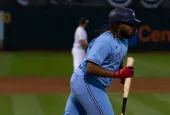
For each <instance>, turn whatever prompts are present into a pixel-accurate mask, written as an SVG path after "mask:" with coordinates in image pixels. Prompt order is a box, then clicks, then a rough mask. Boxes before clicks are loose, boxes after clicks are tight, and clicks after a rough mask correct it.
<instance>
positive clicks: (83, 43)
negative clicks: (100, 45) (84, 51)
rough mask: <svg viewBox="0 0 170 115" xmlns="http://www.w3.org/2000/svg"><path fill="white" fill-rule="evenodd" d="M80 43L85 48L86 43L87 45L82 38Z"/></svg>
mask: <svg viewBox="0 0 170 115" xmlns="http://www.w3.org/2000/svg"><path fill="white" fill-rule="evenodd" d="M80 44H81V46H82V47H84V48H87V47H88V45H89V44H88V42H86V41H84V40H81V41H80Z"/></svg>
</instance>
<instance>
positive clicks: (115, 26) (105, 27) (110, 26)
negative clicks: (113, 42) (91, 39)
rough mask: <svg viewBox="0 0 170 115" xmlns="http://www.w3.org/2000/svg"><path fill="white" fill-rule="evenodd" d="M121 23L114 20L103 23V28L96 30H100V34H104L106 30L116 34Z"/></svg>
mask: <svg viewBox="0 0 170 115" xmlns="http://www.w3.org/2000/svg"><path fill="white" fill-rule="evenodd" d="M119 25H120V22H113V23H110V22H109V23H108V24H103V25H102V26H101V28H99V29H97V30H96V32H98V33H99V34H102V33H104V32H106V31H108V30H110V31H111V33H112V34H115V32H116V31H117V29H118V27H119Z"/></svg>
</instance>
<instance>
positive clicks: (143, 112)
mask: <svg viewBox="0 0 170 115" xmlns="http://www.w3.org/2000/svg"><path fill="white" fill-rule="evenodd" d="M121 96H122V95H121V94H120V93H115V94H113V93H112V94H109V97H110V100H111V102H112V105H113V108H114V111H115V115H120V112H121V111H120V110H121V101H122V98H121ZM169 96H170V94H130V96H129V99H128V103H127V111H126V115H169V106H170V98H169ZM67 97H68V95H63V94H56V95H55V94H53V95H45V94H44V95H0V102H1V103H0V108H1V111H0V115H62V114H63V111H64V106H65V103H66V101H67Z"/></svg>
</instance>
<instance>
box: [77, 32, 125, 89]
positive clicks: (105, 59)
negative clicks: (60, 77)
mask: <svg viewBox="0 0 170 115" xmlns="http://www.w3.org/2000/svg"><path fill="white" fill-rule="evenodd" d="M127 49H128V48H127V47H126V46H125V45H124V43H123V42H122V41H120V40H119V39H117V38H114V37H113V36H112V34H111V33H110V31H106V32H105V33H103V34H101V35H100V36H99V37H98V38H96V39H94V40H93V41H92V42H91V43H90V45H89V47H88V49H87V55H86V58H85V60H84V61H83V63H82V64H81V69H82V70H83V71H77V72H83V73H84V74H86V65H87V61H91V62H94V63H96V64H98V65H100V66H102V67H103V68H106V69H109V70H113V71H115V70H118V69H119V66H120V64H121V62H122V60H123V58H124V57H125V55H126V53H127ZM86 75H87V76H89V77H93V78H94V79H96V80H98V81H99V82H100V83H101V84H103V85H104V86H110V85H111V82H112V79H113V78H102V77H100V76H94V75H90V74H86Z"/></svg>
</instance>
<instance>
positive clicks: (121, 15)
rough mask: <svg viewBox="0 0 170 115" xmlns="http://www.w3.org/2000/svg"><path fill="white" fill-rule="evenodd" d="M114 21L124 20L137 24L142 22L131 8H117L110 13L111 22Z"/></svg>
mask: <svg viewBox="0 0 170 115" xmlns="http://www.w3.org/2000/svg"><path fill="white" fill-rule="evenodd" d="M113 22H124V23H131V24H136V23H140V21H139V20H137V19H136V18H135V12H134V11H133V10H132V9H129V8H115V9H113V10H112V11H111V12H110V14H109V23H110V24H111V23H113Z"/></svg>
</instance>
